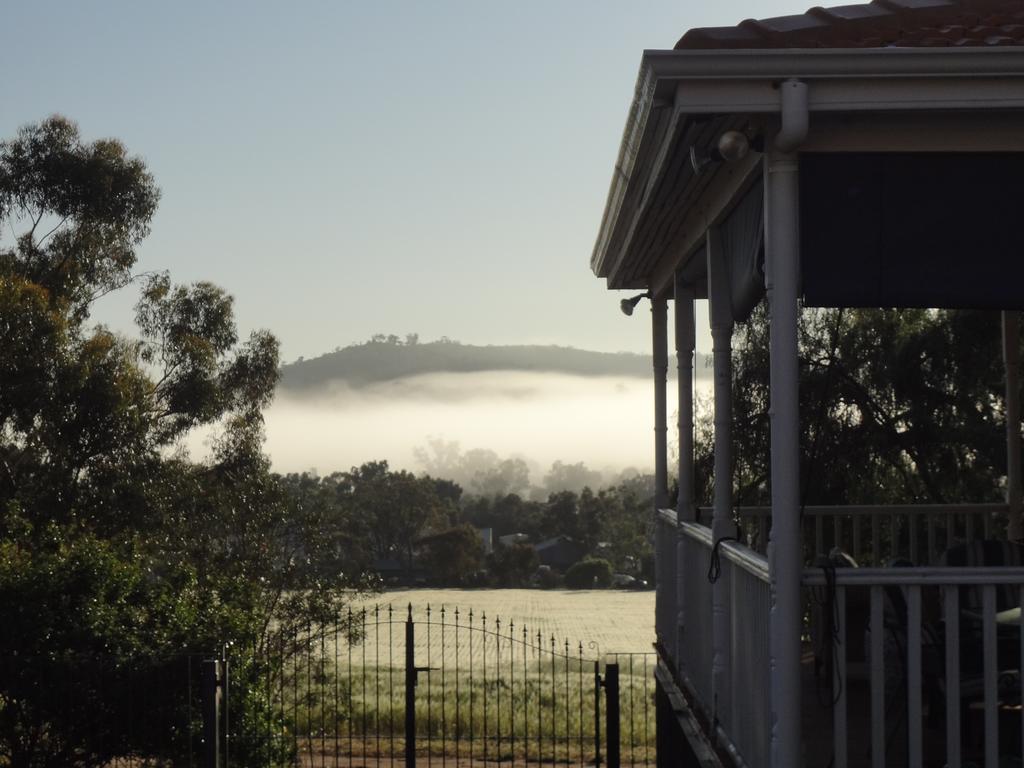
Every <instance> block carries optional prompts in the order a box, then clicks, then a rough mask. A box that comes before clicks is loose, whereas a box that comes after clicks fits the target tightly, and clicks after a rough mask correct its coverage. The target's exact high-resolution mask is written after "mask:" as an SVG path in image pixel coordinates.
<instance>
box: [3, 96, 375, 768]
mask: <svg viewBox="0 0 1024 768" xmlns="http://www.w3.org/2000/svg"><path fill="white" fill-rule="evenodd" d="M159 198H160V193H159V190H158V189H157V186H156V183H155V181H154V179H153V177H152V175H151V174H150V173H149V172H148V171H147V169H146V166H145V163H144V162H143V161H142V160H141V159H140V158H138V157H135V156H132V155H131V154H129V153H128V151H127V150H126V149H125V147H124V146H123V145H122V144H121V143H120V142H119V141H117V140H113V139H102V140H98V141H91V142H89V141H85V140H83V139H82V137H81V136H80V134H79V131H78V128H77V126H76V125H75V124H74V123H73V122H71V121H69V120H67V119H65V118H62V117H59V116H55V117H51V118H49V119H47V120H44V121H42V122H40V123H37V124H33V125H28V126H26V127H24V128H23V129H21V130H20V131H19V132H18V134H17V135H16V136H15V137H14V138H12V139H10V140H8V141H4V142H2V143H0V226H2V228H3V232H4V235H3V236H0V359H2V360H3V361H4V367H3V370H2V372H0V617H2V620H3V624H4V629H3V631H2V632H0V657H3V658H4V659H6V660H7V663H8V666H11V668H10V669H5V670H4V674H0V701H2V702H3V705H2V706H0V763H4V762H5V761H6V762H7V763H8V764H10V765H12V766H14V765H33V766H36V765H40V766H41V765H72V764H74V765H104V764H106V763H107V762H108V761H109V760H110V758H111V754H113V753H111V752H110V750H111V749H118V748H124V749H144V748H145V745H140V744H131V745H129V744H124V743H120V742H118V741H117V740H115V739H113V738H111V733H110V732H109V731H108V730H105V729H107V728H108V727H110V726H111V723H110V722H109V720H104V719H103V717H102V716H103V714H104V710H103V707H104V706H105V702H104V701H103V700H102V699H101V698H100V697H90V696H88V695H85V693H86V691H85V689H82V690H81V691H80V692H79V694H80V695H79V696H78V697H77V698H76V700H75V706H72V705H71V704H72V702H69V701H67V700H59V699H60V692H59V691H58V690H56V689H53V688H52V686H51V687H47V686H46V685H44V684H43V683H42V678H40V675H44V674H54V672H53V665H54V664H58V665H60V664H63V665H64V667H62V669H64V671H65V672H68V673H73V672H74V670H73V668H72V667H73V665H74V664H80V663H81V659H82V658H83V655H91V657H95V656H97V655H102V656H103V657H104V658H107V659H115V660H117V659H120V660H124V659H129V658H131V659H133V660H134V663H137V664H138V663H142V662H141V660H143V659H154V660H155V659H158V658H163V657H166V656H167V655H168V654H173V653H177V652H181V651H183V650H185V649H202V650H210V649H211V648H213V647H216V645H217V644H219V643H221V642H226V641H230V640H235V641H238V642H239V643H241V644H243V645H246V646H248V645H249V644H252V643H255V642H257V641H258V640H259V639H260V638H261V637H264V636H265V633H266V632H267V631H268V630H272V629H273V630H276V631H278V632H287V631H289V630H290V629H292V628H293V627H295V626H297V625H298V624H299V623H305V622H307V621H310V620H312V619H317V618H323V617H327V616H331V615H336V613H335V611H336V609H337V608H338V607H339V605H340V603H341V601H342V600H343V599H344V592H343V590H344V589H345V588H346V587H350V586H357V587H358V586H362V585H363V584H364V583H365V582H363V581H362V580H360V579H359V578H358V576H357V575H355V576H354V575H352V574H348V575H346V577H344V578H343V577H341V576H339V575H338V574H325V573H324V572H323V571H322V570H318V569H316V568H313V567H310V564H311V563H312V562H313V561H314V560H316V558H315V557H314V556H311V554H310V551H309V550H310V548H315V547H316V544H315V542H316V539H315V537H310V536H308V535H305V533H306V532H304V531H303V530H302V527H303V526H308V525H315V523H316V519H315V515H312V514H310V515H307V514H297V511H296V509H295V508H294V505H292V504H291V503H290V501H289V499H288V498H287V497H286V496H285V495H284V494H283V493H282V491H281V489H280V487H279V483H278V482H277V479H276V478H275V477H274V476H272V475H271V473H270V471H269V466H268V460H267V458H266V456H265V455H264V454H263V453H262V450H261V448H262V410H263V408H264V407H265V406H266V405H267V404H268V403H269V402H270V400H271V398H272V396H273V392H274V388H275V385H276V382H277V375H278V373H277V371H278V343H277V341H276V339H275V338H274V337H273V336H272V335H271V334H270V333H267V332H265V331H257V332H254V333H252V334H251V335H250V336H249V337H248V338H247V339H245V340H241V339H239V336H238V331H237V328H236V324H235V319H234V313H233V307H232V299H231V297H230V296H229V295H227V294H226V293H225V292H224V291H223V290H222V289H220V288H218V287H216V286H214V285H212V284H210V283H204V282H200V283H195V284H192V285H175V284H174V283H173V282H172V281H171V279H170V277H169V276H168V275H166V274H162V273H161V274H149V275H137V274H136V272H135V271H134V270H135V266H136V262H137V254H138V248H139V246H140V244H141V243H142V241H143V239H144V238H145V237H146V235H147V234H148V232H149V228H150V223H151V221H152V217H153V215H154V213H155V211H156V208H157V203H158V201H159ZM7 233H10V234H9V235H8V234H7ZM131 283H138V284H139V285H140V286H141V298H140V299H139V302H138V305H137V307H136V315H135V319H136V323H137V328H138V332H137V334H135V335H132V336H128V335H122V334H118V333H114V332H112V331H111V330H109V329H107V328H104V327H102V326H99V325H96V324H95V323H93V322H92V321H91V319H90V313H91V310H92V308H93V307H94V304H95V302H96V301H97V300H98V299H99V298H101V297H102V296H105V295H107V294H109V293H110V292H112V291H117V290H120V289H123V288H125V287H126V286H128V285H129V284H131ZM197 427H207V428H211V429H213V430H214V431H215V433H216V435H217V437H216V439H215V444H214V450H213V455H212V457H211V458H210V459H209V460H206V461H203V462H193V461H190V460H189V459H188V457H187V455H185V454H184V453H183V451H182V449H181V448H180V442H181V440H182V438H184V437H185V436H186V435H187V434H189V432H190V431H191V430H193V429H196V428H197ZM309 542H313V543H312V544H310V543H309ZM303 547H304V548H305V551H303V552H301V553H300V552H299V550H300V549H301V548H303ZM300 554H301V556H300ZM314 554H315V553H314ZM33 660H35V661H33ZM39 660H45V662H46V664H48V665H49V666H48V667H46V668H45V669H44V667H40V666H39V664H38V663H35V662H38V661H39ZM154 663H156V662H155V661H154ZM68 665H71V666H68ZM46 670H49V671H48V672H47V671H46ZM79 682H80V683H81V678H79ZM94 693H95V692H94ZM108 698H109V697H108ZM86 715H89V716H88V717H87V716H86ZM97 718H98V719H97ZM97 722H99V723H101V724H102V725H100V726H97V725H96V723H97ZM85 723H88V724H91V725H90V726H88V727H86V726H84V725H83V724H85ZM136 738H144V734H136ZM104 739H106V742H104Z"/></svg>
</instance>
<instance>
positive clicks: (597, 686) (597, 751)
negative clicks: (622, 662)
mask: <svg viewBox="0 0 1024 768" xmlns="http://www.w3.org/2000/svg"><path fill="white" fill-rule="evenodd" d="M599 665H600V662H598V661H595V662H594V766H595V768H598V766H600V765H601V668H600V666H599Z"/></svg>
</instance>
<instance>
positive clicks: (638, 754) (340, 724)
mask: <svg viewBox="0 0 1024 768" xmlns="http://www.w3.org/2000/svg"><path fill="white" fill-rule="evenodd" d="M236 651H237V649H236ZM253 651H255V653H253ZM236 656H237V657H238V661H237V662H234V663H232V664H231V666H230V668H231V669H232V675H233V678H234V679H235V680H236V682H235V683H234V684H233V685H234V689H233V692H232V693H231V694H230V695H229V697H228V704H227V709H228V711H229V712H231V711H234V712H235V713H236V717H235V724H234V726H228V727H227V739H226V741H225V748H224V751H225V754H224V755H223V757H222V759H223V762H224V765H232V764H234V765H246V766H254V767H255V766H268V767H269V766H276V765H298V766H309V767H310V768H314V767H317V766H325V767H326V766H349V765H354V764H360V765H372V766H375V767H379V766H387V767H388V768H390V767H391V766H397V765H402V766H409V768H413V766H415V765H416V764H417V762H419V763H421V764H431V765H432V764H437V765H439V766H441V767H442V768H447V765H448V763H449V762H451V764H452V766H453V768H454V767H455V766H465V765H473V764H475V763H480V764H484V763H506V764H515V763H522V764H524V765H525V764H527V763H551V764H555V763H558V764H564V765H572V764H577V765H580V766H586V765H595V766H596V765H601V764H607V765H609V766H612V767H614V766H617V765H620V764H622V765H646V764H653V763H654V760H655V755H654V746H655V732H654V729H655V725H654V704H653V701H654V683H653V673H654V664H655V658H654V655H653V654H647V653H613V654H599V653H597V652H596V650H595V649H592V648H584V646H583V644H582V643H581V642H578V641H577V642H575V643H571V642H569V641H568V640H567V639H564V638H562V639H558V638H555V637H553V636H550V635H547V636H545V635H543V634H542V633H539V632H535V631H532V630H531V629H530V628H529V627H528V626H527V625H525V624H522V623H519V622H516V621H515V620H507V619H502V618H500V617H497V616H495V617H491V616H488V615H486V614H484V613H475V612H473V611H466V612H464V611H461V610H459V609H457V608H456V609H449V608H446V607H442V608H439V609H432V608H430V607H427V608H425V609H423V610H422V611H420V612H418V613H417V612H414V611H413V609H412V607H411V606H410V607H408V608H405V609H403V610H395V609H394V608H393V607H392V606H375V607H372V608H367V609H365V610H358V611H353V612H351V613H349V614H348V615H346V616H344V617H339V621H338V622H337V623H336V624H335V625H334V626H331V627H309V628H307V629H306V631H305V632H303V633H295V635H293V636H292V637H290V638H282V637H278V638H277V639H276V640H275V641H274V642H272V643H268V644H265V645H264V646H263V647H262V648H257V649H249V651H248V652H247V653H245V654H241V653H237V652H236ZM228 660H229V662H230V661H232V659H231V656H230V655H229V659H228ZM239 664H242V665H243V668H242V669H243V671H242V673H241V674H242V676H243V677H245V678H247V679H248V680H249V681H250V690H249V691H248V699H247V702H246V707H247V712H246V713H245V714H244V715H240V714H239V711H238V710H239V706H238V704H237V703H236V694H237V693H238V691H239V690H240V687H241V683H239V682H237V679H238V677H239V672H238V668H239ZM245 665H248V666H247V667H246V666H245ZM252 683H255V685H252ZM243 755H244V757H243Z"/></svg>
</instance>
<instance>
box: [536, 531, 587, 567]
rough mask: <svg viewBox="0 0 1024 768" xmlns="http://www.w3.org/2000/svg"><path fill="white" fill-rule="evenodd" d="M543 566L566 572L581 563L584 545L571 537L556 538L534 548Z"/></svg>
mask: <svg viewBox="0 0 1024 768" xmlns="http://www.w3.org/2000/svg"><path fill="white" fill-rule="evenodd" d="M534 550H535V551H536V552H537V559H538V560H540V564H541V565H547V566H550V567H551V568H554V569H556V570H559V571H565V570H566V569H568V568H570V567H572V566H573V565H575V564H576V563H578V562H579V561H580V558H582V557H583V555H584V554H585V551H584V549H583V545H582V544H580V543H579V542H578V541H576V540H575V539H573V538H570V537H569V536H555V537H554V538H553V539H548V540H547V541H542V542H541V543H540V544H538V545H537V546H535V547H534Z"/></svg>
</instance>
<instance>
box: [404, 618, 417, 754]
mask: <svg viewBox="0 0 1024 768" xmlns="http://www.w3.org/2000/svg"><path fill="white" fill-rule="evenodd" d="M405 766H406V768H416V630H415V627H414V625H413V623H412V603H410V604H409V617H408V618H407V619H406V620H405Z"/></svg>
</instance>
